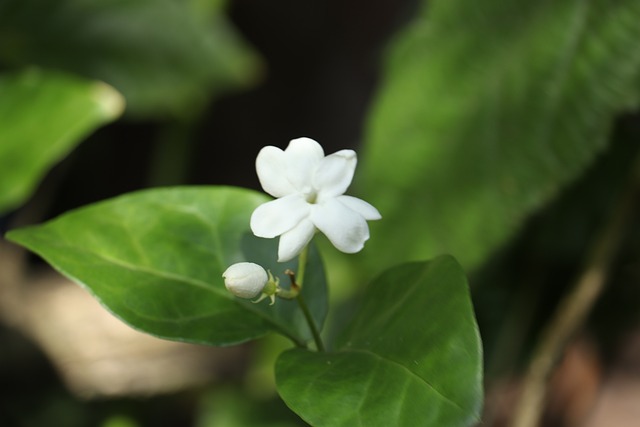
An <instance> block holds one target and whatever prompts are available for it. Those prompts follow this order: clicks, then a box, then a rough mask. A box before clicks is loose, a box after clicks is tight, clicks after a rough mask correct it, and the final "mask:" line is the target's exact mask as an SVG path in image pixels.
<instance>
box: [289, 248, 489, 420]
mask: <svg viewBox="0 0 640 427" xmlns="http://www.w3.org/2000/svg"><path fill="white" fill-rule="evenodd" d="M276 381H277V385H278V391H279V393H280V395H281V396H282V398H283V399H284V401H285V402H286V403H287V405H288V406H289V407H290V408H291V409H293V410H294V411H295V412H296V413H298V415H300V416H301V417H302V418H303V419H304V420H306V421H307V422H309V423H310V424H312V425H314V426H354V425H365V426H413V425H415V426H418V425H419V426H434V427H436V426H437V427H441V426H447V427H454V426H468V425H471V424H474V423H475V422H477V420H478V417H479V414H480V409H481V404H482V395H483V393H482V350H481V343H480V337H479V334H478V329H477V325H476V322H475V317H474V314H473V308H472V305H471V300H470V297H469V291H468V286H467V281H466V278H465V275H464V273H463V271H462V269H461V267H460V266H459V265H458V263H457V262H456V261H455V260H454V259H453V258H452V257H450V256H442V257H439V258H436V259H435V260H433V261H430V262H421V263H409V264H403V265H400V266H398V267H395V268H393V269H391V270H388V271H387V272H385V273H384V274H383V275H382V276H380V277H379V278H378V279H377V280H375V281H374V282H373V283H372V285H371V286H370V287H369V288H368V289H366V293H365V294H364V300H363V301H362V306H361V307H360V309H359V311H358V312H357V314H356V315H355V318H354V319H353V321H352V322H351V324H350V326H349V327H348V328H347V329H346V332H345V333H344V335H343V336H342V338H341V339H339V340H338V342H337V343H336V345H335V350H334V351H332V352H330V353H316V352H310V351H307V350H300V349H294V350H289V351H287V352H285V353H283V354H282V355H281V356H280V358H279V359H278V361H277V364H276Z"/></svg>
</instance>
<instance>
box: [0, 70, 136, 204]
mask: <svg viewBox="0 0 640 427" xmlns="http://www.w3.org/2000/svg"><path fill="white" fill-rule="evenodd" d="M123 108H124V103H123V100H122V97H121V96H120V94H119V93H117V92H116V91H115V90H114V89H113V88H111V87H110V86H107V85H106V84H104V83H100V82H95V81H89V80H85V79H80V78H77V77H73V76H68V75H65V74H61V73H51V72H43V71H38V70H35V69H31V70H28V71H25V72H23V73H20V74H11V75H4V76H0V212H3V211H6V210H8V209H11V208H14V207H16V206H18V205H19V204H20V203H22V202H23V201H24V200H25V199H26V198H27V197H29V195H30V194H31V192H32V191H33V190H34V188H35V187H36V185H37V183H38V182H39V181H40V179H41V178H42V176H43V175H44V174H45V172H46V171H47V170H48V169H49V168H50V167H51V166H53V165H54V164H55V163H56V162H58V161H59V160H60V159H62V158H63V157H64V156H65V155H66V154H67V153H68V152H69V151H71V150H72V149H73V147H74V146H75V145H77V144H78V143H80V142H81V141H82V139H83V138H84V137H85V136H86V135H87V134H88V133H90V132H91V131H93V130H94V129H96V128H97V127H99V126H100V125H102V124H104V123H107V122H109V121H111V120H113V119H115V118H116V117H118V116H119V115H120V114H121V113H122V110H123Z"/></svg>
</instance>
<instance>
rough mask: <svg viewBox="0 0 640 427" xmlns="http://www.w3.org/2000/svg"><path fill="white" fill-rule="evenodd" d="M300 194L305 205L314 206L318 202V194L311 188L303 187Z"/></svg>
mask: <svg viewBox="0 0 640 427" xmlns="http://www.w3.org/2000/svg"><path fill="white" fill-rule="evenodd" d="M302 194H303V195H304V199H305V200H306V201H307V203H310V204H312V205H313V204H315V203H316V201H317V200H318V192H317V191H316V190H315V189H314V188H313V187H305V188H304V189H303V190H302Z"/></svg>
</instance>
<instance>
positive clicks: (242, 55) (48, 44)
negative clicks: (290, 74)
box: [0, 0, 257, 115]
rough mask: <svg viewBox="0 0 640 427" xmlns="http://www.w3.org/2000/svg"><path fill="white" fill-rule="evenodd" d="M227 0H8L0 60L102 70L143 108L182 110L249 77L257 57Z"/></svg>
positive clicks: (0, 17)
mask: <svg viewBox="0 0 640 427" xmlns="http://www.w3.org/2000/svg"><path fill="white" fill-rule="evenodd" d="M224 3H225V2H223V1H207V2H206V3H203V2H187V1H175V0H136V1H126V0H125V1H123V0H95V1H86V0H57V1H49V0H4V1H2V2H0V62H5V63H6V64H9V65H18V66H20V65H24V64H37V65H40V66H43V67H47V68H58V69H63V70H68V71H72V72H74V73H77V74H80V75H84V76H88V77H92V78H97V79H100V80H103V81H106V82H107V83H109V84H111V85H113V86H114V87H115V88H116V89H118V90H119V91H121V92H122V93H123V94H124V96H125V98H126V99H127V104H128V106H129V108H128V110H127V112H128V113H132V114H137V115H152V114H166V113H169V114H183V113H189V111H188V110H191V109H197V108H198V106H200V105H201V104H202V103H203V102H205V101H207V100H208V99H209V97H210V96H211V94H212V92H213V91H217V90H224V89H227V88H229V87H234V86H238V85H245V84H247V83H249V82H250V81H252V80H253V79H254V77H255V66H256V63H257V61H256V57H255V55H254V54H253V53H251V51H250V50H249V49H248V47H247V46H246V45H245V44H244V43H243V42H242V40H241V39H240V37H239V36H238V35H237V33H236V32H235V31H234V29H233V28H232V27H231V25H230V24H229V23H228V20H227V19H226V17H225V15H224V14H223V8H224Z"/></svg>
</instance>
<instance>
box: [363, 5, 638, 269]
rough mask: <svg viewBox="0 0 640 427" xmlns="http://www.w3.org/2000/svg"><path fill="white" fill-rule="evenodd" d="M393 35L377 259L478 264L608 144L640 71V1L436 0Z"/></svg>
mask: <svg viewBox="0 0 640 427" xmlns="http://www.w3.org/2000/svg"><path fill="white" fill-rule="evenodd" d="M428 6H429V7H425V8H424V11H423V13H422V15H421V16H419V18H418V19H416V21H415V22H414V23H413V24H412V25H411V26H410V27H409V28H407V29H406V30H405V31H404V32H403V33H402V34H401V35H400V36H399V37H398V38H397V39H396V41H395V42H394V44H393V46H392V49H391V52H390V55H389V57H388V61H387V67H386V72H385V77H384V84H383V87H382V89H381V92H380V93H379V95H378V98H377V101H376V102H375V105H374V108H373V111H372V113H371V115H370V117H369V120H368V130H367V138H366V140H367V141H366V142H367V144H368V145H367V146H366V152H365V153H364V160H363V161H362V164H363V166H364V170H363V171H362V174H363V175H362V181H361V184H363V190H364V193H365V199H366V200H368V201H370V202H371V203H372V204H374V205H375V206H376V207H377V208H378V209H379V210H380V211H381V213H382V215H383V217H384V220H383V221H380V222H379V223H376V224H372V240H371V242H370V243H368V248H367V249H368V251H369V252H372V253H373V254H372V256H370V257H369V260H370V261H371V262H372V263H376V265H380V263H381V262H384V263H385V264H386V263H394V262H396V261H398V260H402V261H406V260H408V259H424V258H428V257H431V256H433V255H434V254H437V253H443V252H444V253H453V254H456V256H457V257H458V258H459V259H460V261H461V262H462V263H463V265H465V266H467V267H469V268H471V267H473V266H476V265H478V264H479V263H481V262H482V261H483V260H485V259H486V257H487V256H488V255H490V254H491V253H492V252H493V251H494V250H495V249H496V248H497V247H498V246H500V245H501V244H502V243H504V242H505V240H506V239H507V238H509V237H510V236H511V235H512V234H513V233H514V232H515V231H516V230H518V228H519V227H520V225H521V224H522V222H523V221H524V220H525V219H526V217H527V215H528V214H530V213H531V212H532V211H534V210H535V209H537V208H539V207H541V206H542V205H543V204H545V203H547V202H548V201H549V200H551V199H552V198H553V197H554V196H556V195H557V194H558V192H559V190H560V189H561V188H562V187H563V186H565V185H566V184H568V183H569V182H570V181H572V180H573V179H574V178H575V177H577V176H578V175H579V174H580V173H581V172H582V171H583V170H584V169H585V167H587V166H588V165H589V164H590V163H591V162H592V161H593V159H594V158H595V156H596V155H597V154H598V153H599V152H601V151H602V150H603V149H604V148H605V147H606V145H607V138H608V135H609V133H610V130H611V124H612V121H613V118H614V116H615V115H616V113H619V112H620V111H621V110H623V109H624V108H625V107H628V106H630V105H631V104H632V102H633V100H634V98H635V97H634V95H636V94H637V82H638V81H640V25H638V22H640V2H638V1H637V0H620V1H616V2H614V3H611V2H610V1H608V0H593V1H582V0H568V1H551V0H545V1H538V2H514V1H512V0H487V1H483V2H478V3H474V4H473V5H472V7H470V4H469V2H467V1H461V0H452V1H442V0H441V1H433V2H428Z"/></svg>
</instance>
